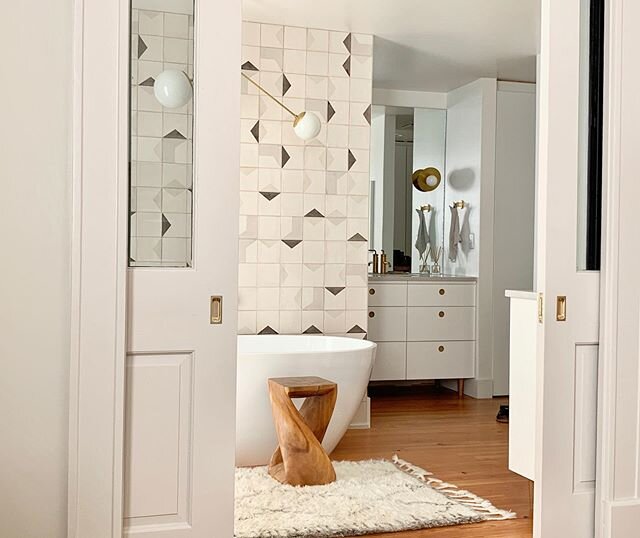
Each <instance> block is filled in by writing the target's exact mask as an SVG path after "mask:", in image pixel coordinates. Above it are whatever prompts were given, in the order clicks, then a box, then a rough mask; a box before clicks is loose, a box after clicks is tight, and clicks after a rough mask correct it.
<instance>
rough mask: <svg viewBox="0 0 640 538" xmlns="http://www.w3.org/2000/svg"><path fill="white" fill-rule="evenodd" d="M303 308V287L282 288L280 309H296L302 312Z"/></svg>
mask: <svg viewBox="0 0 640 538" xmlns="http://www.w3.org/2000/svg"><path fill="white" fill-rule="evenodd" d="M301 308H302V288H301V287H297V288H280V311H283V310H295V311H297V312H300V310H301Z"/></svg>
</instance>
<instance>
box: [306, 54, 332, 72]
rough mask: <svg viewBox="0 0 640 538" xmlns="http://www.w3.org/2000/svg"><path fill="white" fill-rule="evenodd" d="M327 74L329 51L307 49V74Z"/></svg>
mask: <svg viewBox="0 0 640 538" xmlns="http://www.w3.org/2000/svg"><path fill="white" fill-rule="evenodd" d="M328 74H329V53H328V52H314V51H307V75H321V76H324V77H326V76H327V75H328Z"/></svg>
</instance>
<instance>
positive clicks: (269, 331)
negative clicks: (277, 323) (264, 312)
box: [258, 325, 278, 334]
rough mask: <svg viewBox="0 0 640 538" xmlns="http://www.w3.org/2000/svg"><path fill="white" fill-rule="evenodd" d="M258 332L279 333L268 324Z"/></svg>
mask: <svg viewBox="0 0 640 538" xmlns="http://www.w3.org/2000/svg"><path fill="white" fill-rule="evenodd" d="M258 334H278V331H276V330H275V329H272V328H271V327H269V325H267V326H266V327H265V328H264V329H262V330H261V331H260V332H259V333H258Z"/></svg>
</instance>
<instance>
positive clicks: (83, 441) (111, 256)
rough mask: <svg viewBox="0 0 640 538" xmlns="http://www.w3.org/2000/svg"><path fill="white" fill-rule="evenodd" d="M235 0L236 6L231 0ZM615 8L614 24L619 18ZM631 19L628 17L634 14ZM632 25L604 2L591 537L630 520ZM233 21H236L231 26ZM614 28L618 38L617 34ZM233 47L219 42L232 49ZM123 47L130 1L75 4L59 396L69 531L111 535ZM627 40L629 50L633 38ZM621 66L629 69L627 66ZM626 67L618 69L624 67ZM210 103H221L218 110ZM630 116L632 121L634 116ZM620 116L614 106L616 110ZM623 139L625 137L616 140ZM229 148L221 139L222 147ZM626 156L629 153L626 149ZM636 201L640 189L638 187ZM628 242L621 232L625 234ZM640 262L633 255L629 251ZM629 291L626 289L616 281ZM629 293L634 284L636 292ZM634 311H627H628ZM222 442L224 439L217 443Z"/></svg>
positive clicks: (118, 464)
mask: <svg viewBox="0 0 640 538" xmlns="http://www.w3.org/2000/svg"><path fill="white" fill-rule="evenodd" d="M236 1H237V2H239V0H236ZM623 8H624V11H625V20H626V22H625V20H623V17H622V13H623ZM634 15H635V16H634ZM631 21H633V22H637V21H640V6H638V5H637V4H636V5H635V6H634V4H633V0H608V2H607V21H606V29H607V31H606V39H607V45H606V68H605V77H606V78H605V97H606V99H605V135H604V163H605V169H604V177H603V189H604V192H603V199H604V207H603V210H604V217H603V230H602V237H603V267H602V274H601V305H602V307H601V309H602V311H601V319H600V322H601V340H600V361H599V364H600V371H599V422H598V439H599V443H598V472H597V477H598V481H597V489H596V536H597V537H598V538H599V537H603V538H605V537H607V538H608V537H611V536H616V537H618V536H624V535H623V534H621V532H623V531H624V524H625V522H631V521H633V522H638V521H640V493H639V491H638V490H640V488H636V490H635V495H634V496H632V497H630V498H626V499H619V498H618V497H617V496H616V468H617V469H618V472H620V469H625V468H626V469H634V470H636V477H637V471H638V469H637V462H636V461H635V459H634V458H633V456H634V454H633V450H629V449H628V446H627V445H625V446H624V447H623V448H624V450H622V452H621V451H620V443H622V442H623V441H624V439H622V432H621V430H624V429H625V428H620V424H619V421H620V420H627V419H632V420H634V421H635V422H634V423H633V424H628V425H627V424H626V423H625V426H628V427H633V428H634V430H633V431H634V432H635V434H636V435H635V438H636V439H638V437H639V436H638V432H640V420H638V416H637V414H636V415H635V416H629V415H628V414H627V413H623V412H622V411H623V410H622V409H621V407H620V401H619V399H618V397H619V396H620V394H619V390H620V387H619V385H618V381H619V375H620V373H621V372H625V371H637V362H638V356H637V354H636V355H635V356H634V355H633V354H629V353H626V354H623V353H620V349H619V346H618V339H619V333H618V329H619V327H620V314H621V310H620V308H621V307H622V306H626V305H621V301H620V298H621V297H624V294H625V293H627V291H633V292H634V293H635V289H631V288H630V289H629V290H627V289H625V288H624V287H623V286H622V285H621V283H620V278H619V275H620V270H621V267H620V264H619V252H620V245H621V244H622V242H623V240H624V239H627V244H628V240H629V239H628V238H627V234H632V233H633V232H634V230H629V229H628V226H626V227H625V223H624V221H623V218H624V217H628V213H627V214H621V211H620V208H621V204H622V202H623V201H624V200H625V199H629V197H628V192H626V191H625V192H623V191H622V190H621V185H624V186H625V188H629V189H630V188H633V185H632V183H631V182H632V179H633V178H632V177H631V168H633V167H631V166H630V165H629V164H628V162H627V161H625V163H624V165H623V162H622V152H623V151H625V154H624V156H625V159H627V160H628V161H633V160H635V165H636V167H635V169H636V170H637V169H638V168H639V167H640V162H638V161H640V156H635V155H631V153H633V150H632V148H633V143H634V141H635V147H636V148H637V145H638V138H637V137H638V135H635V137H636V138H635V139H634V138H633V136H632V135H631V134H630V133H629V132H628V131H627V132H624V133H622V132H621V131H622V130H621V127H620V126H621V123H622V121H623V114H622V107H623V105H625V107H627V106H629V104H628V103H629V102H628V101H625V102H624V103H623V100H622V95H623V90H625V89H626V90H627V91H630V90H631V89H634V88H638V87H640V80H639V79H640V74H639V73H631V74H629V72H628V70H627V71H626V72H625V73H624V77H623V66H624V65H626V64H624V63H623V51H625V50H627V49H629V50H632V47H633V45H634V44H635V46H636V50H637V46H638V44H639V43H638V41H639V40H640V36H638V33H637V32H633V31H632V27H631ZM236 22H237V23H238V24H239V21H236ZM625 29H627V31H626V32H625ZM239 37H240V36H239V35H238V41H237V43H229V44H228V46H229V47H232V46H237V47H240V39H239ZM128 41H129V2H128V1H127V0H117V1H112V2H98V1H95V0H94V1H92V0H75V2H74V39H73V43H74V50H73V76H74V82H73V87H74V91H73V110H74V115H73V137H72V141H71V145H72V163H73V164H72V192H73V204H72V212H73V231H72V234H73V238H72V264H71V266H72V275H71V278H72V314H71V315H72V318H71V319H72V323H71V325H72V333H71V352H70V362H71V376H70V391H69V392H70V394H69V416H70V419H69V473H68V474H69V492H68V529H69V530H68V536H69V537H71V538H84V537H86V536H91V537H92V538H119V537H121V536H122V469H123V462H122V439H123V431H124V420H123V406H124V364H125V338H126V316H125V306H126V271H127V220H128V203H127V197H128V171H127V155H128V149H127V148H128V129H127V118H128V95H127V88H128ZM634 41H635V43H634ZM629 65H631V64H629ZM628 69H629V68H628ZM220 106H224V104H221V105H220ZM632 112H636V113H637V114H636V116H635V117H634V118H633V119H634V120H635V121H636V124H637V123H638V121H637V120H638V119H640V110H637V109H636V108H633V109H632ZM626 113H627V109H626V108H625V114H626ZM623 135H624V136H623ZM238 142H239V141H233V140H229V143H230V144H234V143H238ZM636 153H637V152H636ZM636 194H638V195H639V196H638V197H635V199H636V200H637V199H638V198H639V197H640V192H637V193H636ZM630 237H631V235H629V238H630ZM635 256H636V259H637V261H638V262H640V259H638V258H640V254H636V255H635ZM624 284H625V285H627V286H629V283H628V282H625V283H624ZM636 288H637V286H636ZM636 316H637V314H636ZM624 388H625V392H624V394H623V396H624V397H625V398H626V399H627V401H634V402H636V403H637V402H638V396H639V394H640V383H636V384H635V385H634V386H628V387H624ZM227 442H229V443H232V442H233V439H227Z"/></svg>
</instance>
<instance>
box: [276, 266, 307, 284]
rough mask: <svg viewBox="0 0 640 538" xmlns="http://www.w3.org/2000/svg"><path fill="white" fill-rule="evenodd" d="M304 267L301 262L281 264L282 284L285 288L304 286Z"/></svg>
mask: <svg viewBox="0 0 640 538" xmlns="http://www.w3.org/2000/svg"><path fill="white" fill-rule="evenodd" d="M302 267H303V265H302V264H301V263H283V264H280V286H281V287H285V288H300V287H302Z"/></svg>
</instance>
